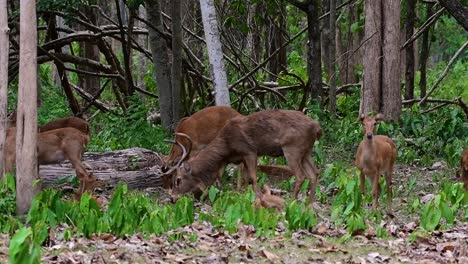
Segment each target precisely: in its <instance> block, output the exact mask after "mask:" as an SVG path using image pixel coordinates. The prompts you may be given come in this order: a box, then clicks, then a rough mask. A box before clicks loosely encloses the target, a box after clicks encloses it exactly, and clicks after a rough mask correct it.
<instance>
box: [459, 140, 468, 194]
mask: <svg viewBox="0 0 468 264" xmlns="http://www.w3.org/2000/svg"><path fill="white" fill-rule="evenodd" d="M460 170H461V179H462V181H463V186H464V187H465V191H468V149H465V150H464V151H463V153H462V156H461V159H460Z"/></svg>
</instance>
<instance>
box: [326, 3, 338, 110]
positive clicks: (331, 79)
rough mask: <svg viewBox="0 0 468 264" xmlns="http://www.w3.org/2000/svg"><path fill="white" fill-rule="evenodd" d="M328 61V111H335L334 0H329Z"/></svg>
mask: <svg viewBox="0 0 468 264" xmlns="http://www.w3.org/2000/svg"><path fill="white" fill-rule="evenodd" d="M328 37H329V38H330V57H329V59H330V61H329V65H328V67H329V69H328V78H329V90H328V91H329V93H328V97H329V98H330V112H331V113H332V114H335V112H336V66H335V65H336V63H335V57H336V0H330V34H329V36H328Z"/></svg>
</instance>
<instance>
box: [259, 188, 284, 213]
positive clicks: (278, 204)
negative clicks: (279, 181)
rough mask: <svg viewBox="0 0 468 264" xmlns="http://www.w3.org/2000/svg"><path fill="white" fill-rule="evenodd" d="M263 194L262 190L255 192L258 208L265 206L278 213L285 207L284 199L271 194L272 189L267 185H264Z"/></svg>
mask: <svg viewBox="0 0 468 264" xmlns="http://www.w3.org/2000/svg"><path fill="white" fill-rule="evenodd" d="M263 191H264V193H262V192H261V191H260V190H257V191H256V192H255V195H256V196H257V197H256V204H257V207H258V206H263V207H265V208H275V210H276V211H281V210H282V209H283V207H284V199H283V198H281V197H279V196H276V195H272V194H271V190H270V187H269V186H268V185H267V184H264V185H263Z"/></svg>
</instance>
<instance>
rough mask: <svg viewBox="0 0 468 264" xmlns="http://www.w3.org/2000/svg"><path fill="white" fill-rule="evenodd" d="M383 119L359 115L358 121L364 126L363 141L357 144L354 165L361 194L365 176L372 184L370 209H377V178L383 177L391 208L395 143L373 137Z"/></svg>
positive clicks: (378, 189) (363, 188) (376, 136)
mask: <svg viewBox="0 0 468 264" xmlns="http://www.w3.org/2000/svg"><path fill="white" fill-rule="evenodd" d="M383 118H384V116H383V114H381V113H379V114H377V116H375V117H370V116H365V115H361V117H360V120H361V123H362V125H363V126H364V139H363V140H362V141H361V143H360V144H359V147H358V150H357V153H356V160H355V162H354V164H355V165H356V167H357V168H358V169H359V170H360V171H361V174H360V179H361V192H362V193H364V192H365V181H366V178H365V177H366V175H367V176H368V177H369V178H370V180H371V183H372V209H373V210H375V209H376V208H377V202H378V199H379V194H380V185H379V178H380V175H382V174H384V175H385V180H386V182H387V204H388V206H389V207H391V202H392V173H393V163H395V159H396V155H397V149H396V146H395V143H393V141H392V140H391V139H390V138H389V137H387V136H383V135H374V134H375V131H376V125H377V123H378V122H380V121H382V120H383Z"/></svg>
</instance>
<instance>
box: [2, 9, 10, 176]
mask: <svg viewBox="0 0 468 264" xmlns="http://www.w3.org/2000/svg"><path fill="white" fill-rule="evenodd" d="M9 31H10V30H9V28H8V12H7V0H0V179H1V178H3V174H4V173H5V136H6V131H7V102H8V54H9V48H10V47H9V38H8V33H9Z"/></svg>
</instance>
